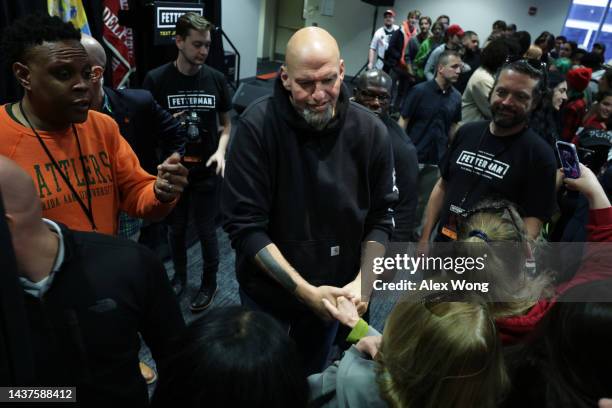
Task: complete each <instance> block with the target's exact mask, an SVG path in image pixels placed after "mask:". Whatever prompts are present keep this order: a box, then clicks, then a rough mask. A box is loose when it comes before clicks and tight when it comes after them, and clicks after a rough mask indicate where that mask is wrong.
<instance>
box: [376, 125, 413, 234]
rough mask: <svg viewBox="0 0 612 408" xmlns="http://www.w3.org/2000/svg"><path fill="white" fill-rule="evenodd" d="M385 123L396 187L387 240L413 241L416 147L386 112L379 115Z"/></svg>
mask: <svg viewBox="0 0 612 408" xmlns="http://www.w3.org/2000/svg"><path fill="white" fill-rule="evenodd" d="M382 120H383V123H384V124H385V125H386V126H387V130H388V131H389V137H390V138H391V144H392V146H393V159H394V161H395V185H396V186H397V189H398V190H399V197H398V201H397V203H396V204H395V206H394V207H393V219H394V220H395V229H394V230H393V235H392V236H391V240H392V241H395V242H407V241H414V240H416V236H415V234H414V229H415V227H416V223H417V221H419V220H417V219H416V209H417V203H418V200H419V195H418V191H417V190H418V188H417V180H418V177H419V161H418V159H417V151H416V147H414V144H413V143H412V140H411V139H410V137H408V135H407V134H406V132H405V131H404V129H402V128H401V127H400V125H398V124H397V122H396V121H394V120H393V119H391V118H390V117H389V116H388V115H386V116H384V117H383V118H382Z"/></svg>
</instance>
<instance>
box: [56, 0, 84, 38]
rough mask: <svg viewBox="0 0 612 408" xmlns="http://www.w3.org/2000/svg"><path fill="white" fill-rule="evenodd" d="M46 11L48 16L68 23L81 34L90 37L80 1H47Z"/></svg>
mask: <svg viewBox="0 0 612 408" xmlns="http://www.w3.org/2000/svg"><path fill="white" fill-rule="evenodd" d="M47 10H48V11H49V15H50V16H58V17H59V18H61V19H62V20H64V21H66V22H68V21H70V22H71V23H72V24H73V25H74V26H75V27H76V28H78V29H79V30H81V32H82V33H85V34H89V35H91V30H90V29H89V24H87V15H86V14H85V8H84V7H83V2H82V1H81V0H47Z"/></svg>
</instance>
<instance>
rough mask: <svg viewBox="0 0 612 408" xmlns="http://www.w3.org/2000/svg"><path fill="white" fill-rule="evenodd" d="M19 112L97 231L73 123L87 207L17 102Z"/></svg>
mask: <svg viewBox="0 0 612 408" xmlns="http://www.w3.org/2000/svg"><path fill="white" fill-rule="evenodd" d="M19 112H21V115H22V116H23V118H24V119H25V121H26V122H27V123H28V126H30V129H32V132H34V134H35V135H36V138H37V139H38V141H39V142H40V145H41V146H42V148H43V149H44V151H45V153H47V156H48V157H49V160H51V163H53V167H55V170H57V172H58V173H59V174H60V176H62V179H63V180H64V183H66V185H68V188H69V189H70V191H71V192H72V194H73V195H74V197H75V199H76V200H77V202H78V203H79V205H80V206H81V209H82V210H83V212H84V213H85V216H86V217H87V219H88V220H89V223H90V224H91V228H92V229H93V230H94V231H95V230H97V229H98V228H97V227H96V222H95V221H94V216H93V207H92V205H91V190H90V189H89V180H88V179H87V172H86V171H85V160H84V159H83V151H82V150H81V142H80V141H79V134H78V133H77V130H76V128H75V126H74V123H72V124H71V125H72V133H74V138H75V139H76V142H77V148H78V149H79V159H81V167H82V168H83V177H84V178H85V185H86V186H87V204H88V205H87V206H86V205H85V203H84V202H83V200H81V197H80V196H79V195H78V194H77V192H76V190H75V189H74V187H73V186H72V183H71V182H70V179H69V178H68V176H66V174H64V172H63V171H62V169H61V168H60V166H59V164H57V161H56V160H55V158H54V157H53V155H52V154H51V152H50V151H49V149H48V148H47V145H45V142H43V140H42V138H41V137H40V135H39V134H38V132H37V131H36V129H34V126H32V123H30V120H29V119H28V117H27V116H26V114H25V112H24V111H23V105H22V103H21V101H19ZM75 174H76V173H75Z"/></svg>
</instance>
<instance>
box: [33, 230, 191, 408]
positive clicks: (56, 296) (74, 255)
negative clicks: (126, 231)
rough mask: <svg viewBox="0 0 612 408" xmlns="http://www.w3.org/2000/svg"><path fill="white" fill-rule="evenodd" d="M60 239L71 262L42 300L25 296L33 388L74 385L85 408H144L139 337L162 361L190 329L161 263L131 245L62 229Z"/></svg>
mask: <svg viewBox="0 0 612 408" xmlns="http://www.w3.org/2000/svg"><path fill="white" fill-rule="evenodd" d="M62 234H63V236H64V247H65V258H64V262H63V264H62V267H61V269H60V270H59V271H58V272H56V275H55V277H54V280H53V282H52V283H51V287H50V289H49V290H48V291H47V292H46V293H45V294H44V295H43V296H42V298H41V299H38V298H35V297H33V296H32V295H30V294H28V293H26V292H24V300H25V306H26V314H27V317H28V323H29V330H30V335H31V338H32V344H33V349H34V356H35V372H36V379H37V380H36V384H33V385H41V386H42V385H44V386H60V385H61V386H75V387H76V397H77V401H79V402H80V403H81V406H101V405H104V404H103V403H105V402H106V403H108V402H122V404H121V405H124V404H125V405H127V406H130V407H142V406H146V405H147V404H148V394H147V386H146V384H145V382H144V379H143V378H142V375H141V374H140V370H139V368H138V361H139V359H138V352H139V350H140V338H139V336H138V333H139V332H140V333H141V334H142V337H143V339H144V341H145V343H146V344H147V345H148V346H149V348H150V349H151V352H152V355H153V358H154V359H155V360H156V361H157V362H158V363H159V362H160V361H161V360H163V359H164V358H165V357H166V356H167V355H168V354H169V353H170V352H172V351H173V347H172V345H173V341H174V337H175V336H177V335H178V334H179V331H180V330H182V329H183V328H184V326H185V323H184V321H183V317H182V315H181V311H180V309H179V306H178V303H177V301H176V297H175V296H174V293H173V292H172V289H171V287H170V284H169V282H168V277H167V275H166V272H165V270H164V268H163V265H162V264H161V262H160V261H159V260H157V257H156V256H155V254H153V253H152V252H151V251H149V250H148V249H146V248H145V247H142V246H140V245H138V244H136V243H134V242H131V241H127V240H122V239H118V238H114V237H111V236H107V235H102V234H96V233H88V232H77V231H71V230H69V229H67V228H65V227H63V226H62ZM159 375H160V376H162V375H164V373H163V372H160V373H159ZM71 405H72V404H71ZM75 406H76V404H75Z"/></svg>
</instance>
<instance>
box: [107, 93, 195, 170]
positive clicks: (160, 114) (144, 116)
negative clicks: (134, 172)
mask: <svg viewBox="0 0 612 408" xmlns="http://www.w3.org/2000/svg"><path fill="white" fill-rule="evenodd" d="M104 93H105V94H106V95H107V96H108V100H109V103H110V107H111V112H107V111H104V112H105V113H107V114H108V115H110V116H111V117H112V118H113V119H115V122H117V125H119V131H120V132H121V135H122V136H123V137H124V138H125V140H127V141H128V143H129V144H130V146H131V147H132V149H133V150H134V153H136V156H138V160H139V161H140V166H141V167H142V168H143V169H145V170H146V171H147V172H149V173H151V174H153V175H155V174H157V165H158V164H159V163H161V162H162V161H164V160H165V159H166V158H167V157H168V156H170V155H171V154H172V153H174V152H179V153H181V155H182V154H183V152H184V151H185V131H184V129H183V128H182V127H181V126H180V125H179V122H178V121H177V120H176V119H174V118H173V117H172V115H170V113H168V111H166V110H165V109H164V108H162V107H161V106H160V105H159V104H158V103H157V102H156V101H155V99H153V95H151V92H149V91H147V90H144V89H112V88H108V87H106V86H105V87H104Z"/></svg>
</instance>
